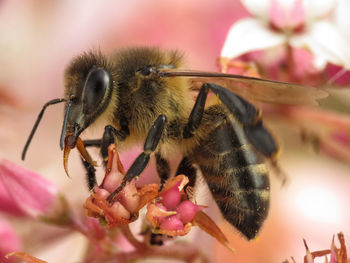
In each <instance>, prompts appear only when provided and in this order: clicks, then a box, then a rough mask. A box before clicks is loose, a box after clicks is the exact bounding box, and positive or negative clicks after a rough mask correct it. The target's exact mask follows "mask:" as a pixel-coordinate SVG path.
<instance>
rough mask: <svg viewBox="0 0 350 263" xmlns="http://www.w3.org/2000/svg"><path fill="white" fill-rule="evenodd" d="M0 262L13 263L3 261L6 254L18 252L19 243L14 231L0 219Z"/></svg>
mask: <svg viewBox="0 0 350 263" xmlns="http://www.w3.org/2000/svg"><path fill="white" fill-rule="evenodd" d="M0 240H1V242H0V262H8V263H10V262H15V261H14V260H11V259H10V260H5V256H6V255H7V254H8V253H11V252H15V251H18V250H20V248H21V241H20V239H19V238H18V236H17V235H16V233H15V231H14V230H13V228H12V227H11V225H10V224H8V223H7V222H6V221H3V220H1V219H0Z"/></svg>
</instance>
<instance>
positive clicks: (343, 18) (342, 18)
mask: <svg viewBox="0 0 350 263" xmlns="http://www.w3.org/2000/svg"><path fill="white" fill-rule="evenodd" d="M349 14H350V1H349V0H338V4H337V5H336V8H335V10H334V22H335V24H336V27H337V28H339V30H340V32H341V34H342V35H343V36H344V37H345V39H347V41H348V42H350V30H349V28H350V19H349Z"/></svg>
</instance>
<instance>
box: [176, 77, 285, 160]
mask: <svg viewBox="0 0 350 263" xmlns="http://www.w3.org/2000/svg"><path fill="white" fill-rule="evenodd" d="M209 91H212V92H213V93H214V94H215V95H216V96H217V97H218V98H219V99H220V100H221V101H222V103H223V104H224V105H225V106H226V107H227V108H228V110H229V111H230V112H231V113H232V114H233V116H234V118H235V119H236V120H237V121H238V122H239V123H241V124H242V126H243V128H244V131H245V134H246V136H247V139H248V140H249V141H250V143H251V144H252V145H253V146H254V147H255V148H256V150H258V151H259V152H260V153H262V154H263V155H264V156H266V157H268V158H274V157H275V156H276V155H277V154H278V151H279V148H278V146H277V144H276V142H275V140H274V139H273V137H272V135H271V134H270V132H269V131H268V130H267V129H266V128H265V126H264V125H263V122H262V120H261V112H260V110H259V109H257V108H256V107H255V106H254V105H253V104H251V103H250V102H248V101H247V100H245V99H243V98H242V97H240V96H238V95H237V94H235V93H233V92H232V91H230V90H228V89H226V88H224V87H222V86H220V85H217V84H214V83H204V84H203V85H202V87H201V89H200V91H199V94H198V97H197V100H196V102H195V105H194V107H193V109H192V112H191V114H190V117H189V120H188V123H187V125H186V126H185V128H184V132H183V137H184V138H190V137H192V136H193V135H194V133H195V131H196V129H197V128H198V127H199V124H200V122H201V120H202V116H203V113H204V106H205V101H206V98H207V94H208V92H209Z"/></svg>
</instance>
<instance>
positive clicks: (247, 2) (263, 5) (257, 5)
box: [241, 0, 271, 20]
mask: <svg viewBox="0 0 350 263" xmlns="http://www.w3.org/2000/svg"><path fill="white" fill-rule="evenodd" d="M241 3H242V4H243V5H244V7H245V8H246V9H247V10H248V11H249V13H251V14H252V15H254V16H257V17H259V18H261V19H263V20H267V19H268V15H269V9H270V5H271V1H270V0H241Z"/></svg>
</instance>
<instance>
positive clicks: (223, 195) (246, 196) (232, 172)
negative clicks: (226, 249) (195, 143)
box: [200, 164, 270, 239]
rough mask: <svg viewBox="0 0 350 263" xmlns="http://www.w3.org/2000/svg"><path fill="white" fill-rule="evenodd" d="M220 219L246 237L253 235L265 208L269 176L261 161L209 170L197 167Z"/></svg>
mask: <svg viewBox="0 0 350 263" xmlns="http://www.w3.org/2000/svg"><path fill="white" fill-rule="evenodd" d="M200 169H201V170H202V173H203V175H204V178H205V179H206V181H207V184H208V186H209V189H210V191H211V192H212V194H213V197H214V199H215V201H216V203H217V205H218V207H219V208H220V210H221V212H222V214H223V216H224V218H225V219H226V220H227V221H228V222H229V223H231V224H232V225H233V226H235V227H236V228H237V229H238V230H239V231H240V232H241V233H243V234H244V235H245V236H246V237H247V238H248V239H252V238H254V237H255V236H256V234H257V233H258V231H259V230H260V228H261V226H262V225H263V223H264V221H265V219H266V217H267V214H268V209H269V197H270V192H269V177H268V174H267V171H266V167H265V165H264V164H255V165H249V166H246V167H241V168H236V169H228V170H226V171H225V170H221V171H217V173H216V174H215V173H214V172H213V171H210V173H208V169H207V167H204V166H200Z"/></svg>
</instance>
